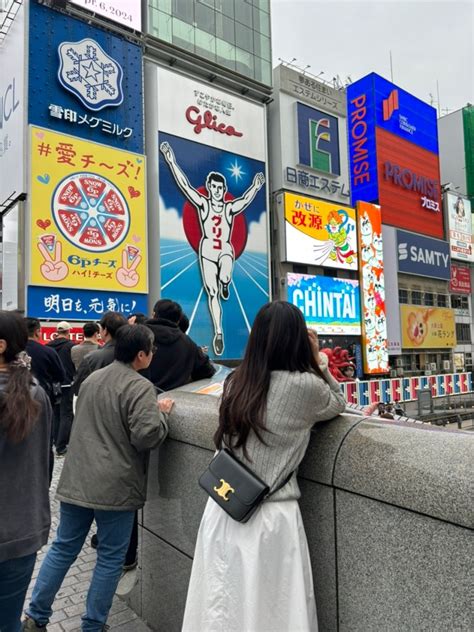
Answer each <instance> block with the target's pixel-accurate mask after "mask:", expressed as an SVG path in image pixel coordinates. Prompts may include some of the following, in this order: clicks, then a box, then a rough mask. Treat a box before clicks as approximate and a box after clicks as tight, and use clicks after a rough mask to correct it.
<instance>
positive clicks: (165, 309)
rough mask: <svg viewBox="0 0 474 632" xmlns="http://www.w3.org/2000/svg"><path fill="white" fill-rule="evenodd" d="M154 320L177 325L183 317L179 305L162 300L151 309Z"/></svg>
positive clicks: (168, 300) (167, 299)
mask: <svg viewBox="0 0 474 632" xmlns="http://www.w3.org/2000/svg"><path fill="white" fill-rule="evenodd" d="M153 312H154V314H155V318H165V319H166V320H170V321H171V322H172V323H176V324H178V323H179V321H180V320H181V317H182V315H183V310H182V309H181V305H180V304H179V303H176V302H175V301H171V300H170V299H169V298H162V299H160V300H159V301H157V302H156V303H155V307H154V308H153Z"/></svg>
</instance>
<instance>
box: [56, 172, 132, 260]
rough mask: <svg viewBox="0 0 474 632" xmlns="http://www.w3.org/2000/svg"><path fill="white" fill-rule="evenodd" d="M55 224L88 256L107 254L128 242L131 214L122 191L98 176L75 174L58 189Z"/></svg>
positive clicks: (64, 180)
mask: <svg viewBox="0 0 474 632" xmlns="http://www.w3.org/2000/svg"><path fill="white" fill-rule="evenodd" d="M52 212H53V217H54V221H55V222H56V224H57V226H58V228H59V230H60V231H61V233H62V234H63V235H64V237H65V238H66V239H67V240H68V241H69V242H70V243H71V244H74V245H75V246H78V247H79V248H81V249H83V250H88V251H89V252H105V251H107V250H111V249H112V248H116V247H117V246H118V245H119V244H121V243H122V241H123V240H124V239H125V237H126V235H127V233H128V229H129V226H130V210H129V208H128V204H127V202H126V200H125V197H124V196H123V195H122V193H121V192H120V190H119V189H118V188H117V187H116V186H115V185H114V184H113V183H112V182H110V180H107V178H104V177H103V176H99V175H97V174H95V173H75V174H72V175H69V176H67V177H66V178H64V179H63V180H61V182H60V183H59V184H58V186H57V187H56V190H55V192H54V195H53V199H52Z"/></svg>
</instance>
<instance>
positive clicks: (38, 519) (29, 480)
mask: <svg viewBox="0 0 474 632" xmlns="http://www.w3.org/2000/svg"><path fill="white" fill-rule="evenodd" d="M7 381H8V373H0V397H1V394H2V392H3V391H4V390H5V387H6V384H7ZM31 389H32V395H33V397H34V399H35V400H36V401H37V402H39V403H40V404H41V409H40V413H39V417H38V419H37V421H36V423H35V425H34V427H33V430H32V432H31V434H30V435H29V436H28V437H27V438H26V439H24V440H23V441H22V442H21V443H17V444H14V443H11V442H10V441H9V440H8V439H7V438H6V437H5V435H4V434H3V432H2V431H1V430H0V516H1V517H0V562H4V561H6V560H11V559H14V558H17V557H23V556H25V555H30V554H31V553H35V552H36V551H38V550H39V549H40V548H41V547H42V546H43V545H44V544H46V542H47V541H48V534H49V527H50V524H51V517H50V513H49V437H50V433H51V417H52V412H51V404H50V402H49V398H48V397H47V395H46V393H45V392H44V390H43V389H42V388H41V386H39V384H38V383H37V382H36V381H35V384H34V385H33V386H32V387H31Z"/></svg>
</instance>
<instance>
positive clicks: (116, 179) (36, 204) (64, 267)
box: [30, 127, 148, 292]
mask: <svg viewBox="0 0 474 632" xmlns="http://www.w3.org/2000/svg"><path fill="white" fill-rule="evenodd" d="M146 249H147V237H146V196H145V157H144V156H143V155H140V154H133V153H130V152H125V151H121V150H118V149H115V148H112V147H106V146H104V145H99V144H97V143H91V142H86V141H84V140H81V139H78V138H74V137H72V136H65V135H63V134H57V133H55V132H51V131H49V130H46V129H42V128H38V127H32V128H31V258H30V283H31V284H32V285H39V286H49V287H51V286H52V287H63V288H78V289H88V290H91V289H92V290H108V291H110V290H113V291H119V292H120V291H121V292H130V291H133V292H147V289H148V282H147V250H146Z"/></svg>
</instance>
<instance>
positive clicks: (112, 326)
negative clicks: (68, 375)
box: [74, 312, 127, 395]
mask: <svg viewBox="0 0 474 632" xmlns="http://www.w3.org/2000/svg"><path fill="white" fill-rule="evenodd" d="M126 324H127V320H126V318H125V316H122V314H119V313H118V312H107V313H106V314H104V315H103V316H102V318H101V320H100V322H99V329H100V337H101V339H102V340H103V341H104V342H105V344H104V346H103V347H101V348H100V349H97V350H96V351H91V353H88V354H87V355H86V357H85V358H84V359H83V360H82V362H81V364H80V365H79V368H78V369H77V374H76V378H75V380H74V394H75V395H78V394H79V389H80V388H81V384H82V382H84V380H85V379H86V378H88V377H89V375H90V374H91V373H93V372H94V371H97V369H103V368H104V367H106V366H108V365H109V364H112V362H113V361H114V353H115V336H116V334H117V331H118V330H119V329H120V327H122V326H123V325H126Z"/></svg>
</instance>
